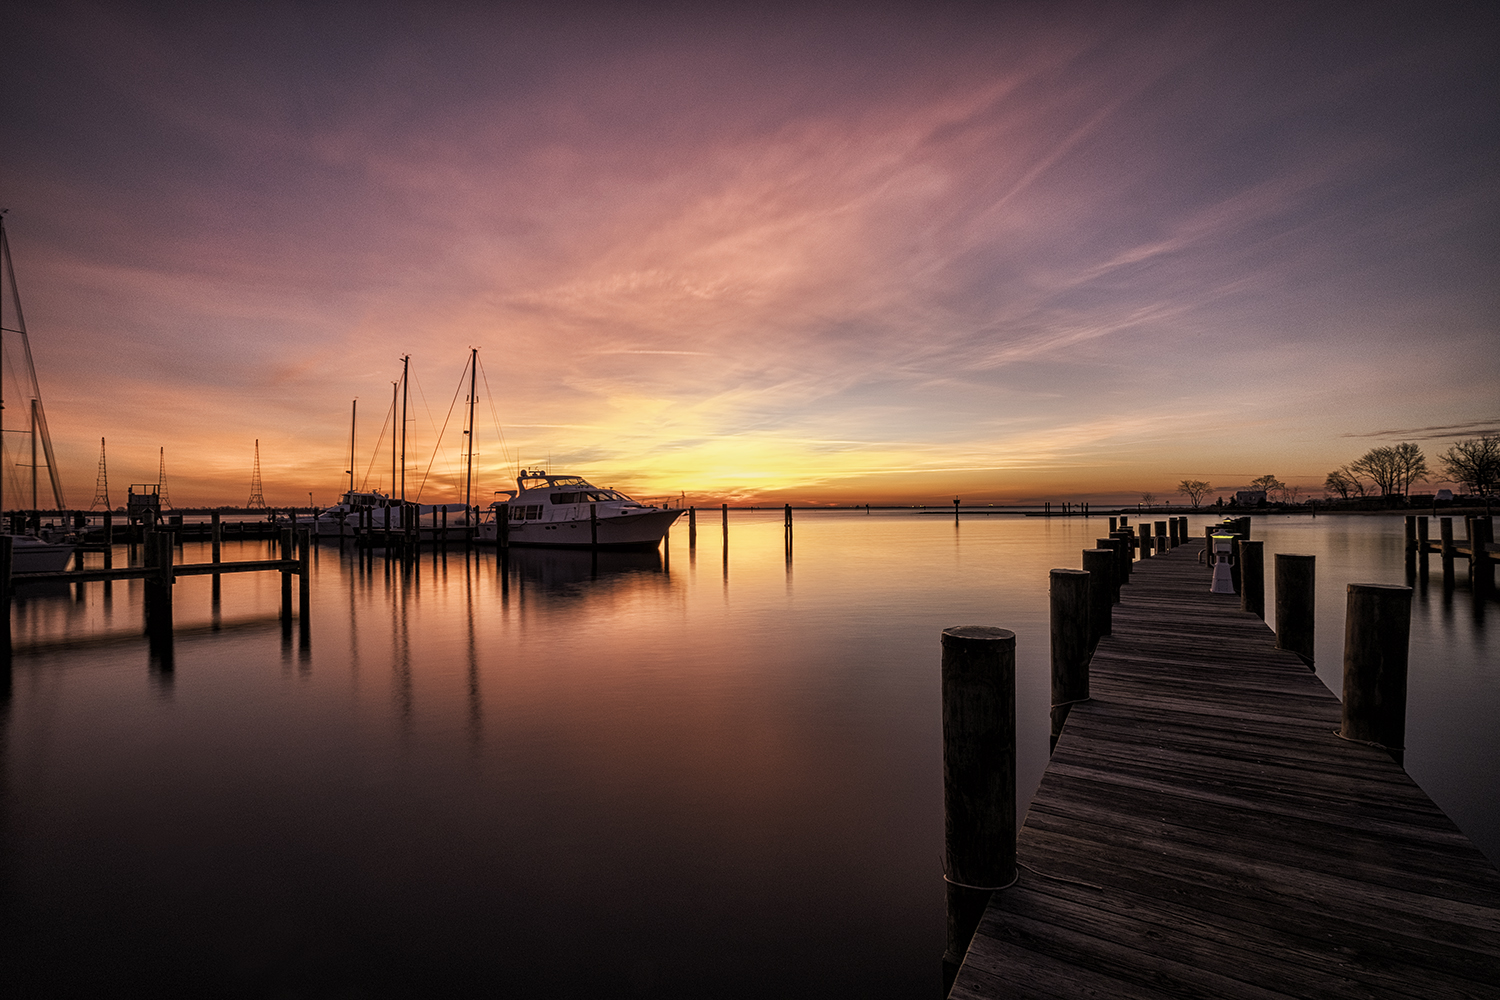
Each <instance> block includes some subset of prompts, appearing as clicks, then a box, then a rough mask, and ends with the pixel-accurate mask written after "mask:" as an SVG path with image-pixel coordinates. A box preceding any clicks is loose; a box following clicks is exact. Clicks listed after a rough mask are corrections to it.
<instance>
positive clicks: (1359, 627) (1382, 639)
mask: <svg viewBox="0 0 1500 1000" xmlns="http://www.w3.org/2000/svg"><path fill="white" fill-rule="evenodd" d="M1411 594H1412V590H1411V588H1410V587H1401V586H1397V585H1395V584H1386V583H1351V584H1349V598H1348V604H1347V610H1346V612H1345V617H1344V718H1343V725H1342V726H1341V727H1340V729H1339V735H1340V736H1342V737H1343V738H1344V739H1346V740H1357V741H1359V742H1363V743H1373V744H1376V745H1378V746H1380V747H1381V748H1382V749H1384V750H1386V751H1387V752H1389V753H1390V755H1391V756H1392V757H1393V758H1395V760H1396V763H1398V764H1400V763H1402V758H1403V757H1404V754H1405V749H1406V671H1407V657H1408V655H1409V650H1410V639H1411Z"/></svg>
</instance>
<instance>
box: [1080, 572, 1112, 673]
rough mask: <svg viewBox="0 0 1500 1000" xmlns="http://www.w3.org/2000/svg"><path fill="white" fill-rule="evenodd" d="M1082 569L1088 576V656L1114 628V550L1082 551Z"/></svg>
mask: <svg viewBox="0 0 1500 1000" xmlns="http://www.w3.org/2000/svg"><path fill="white" fill-rule="evenodd" d="M1083 568H1084V569H1085V570H1086V571H1087V572H1088V574H1089V654H1090V655H1092V654H1093V652H1094V649H1095V647H1097V646H1098V645H1099V640H1100V639H1102V638H1104V637H1105V636H1107V635H1109V634H1110V631H1111V630H1112V629H1113V627H1114V611H1113V605H1114V603H1115V550H1114V549H1113V548H1103V547H1100V548H1097V549H1084V550H1083Z"/></svg>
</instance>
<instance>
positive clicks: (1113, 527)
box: [1109, 517, 1120, 532]
mask: <svg viewBox="0 0 1500 1000" xmlns="http://www.w3.org/2000/svg"><path fill="white" fill-rule="evenodd" d="M1109 530H1110V531H1112V532H1113V531H1119V530H1120V519H1119V518H1118V517H1112V518H1110V519H1109Z"/></svg>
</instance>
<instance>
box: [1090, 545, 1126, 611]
mask: <svg viewBox="0 0 1500 1000" xmlns="http://www.w3.org/2000/svg"><path fill="white" fill-rule="evenodd" d="M1094 547H1095V548H1099V549H1104V550H1105V551H1107V552H1108V553H1109V559H1110V563H1109V603H1110V604H1119V603H1120V583H1121V580H1120V576H1121V574H1120V540H1119V539H1118V538H1096V539H1094ZM1111 615H1113V612H1111Z"/></svg>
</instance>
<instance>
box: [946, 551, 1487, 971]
mask: <svg viewBox="0 0 1500 1000" xmlns="http://www.w3.org/2000/svg"><path fill="white" fill-rule="evenodd" d="M1202 548H1203V543H1202V541H1201V540H1198V541H1194V542H1191V543H1188V544H1186V545H1184V546H1182V547H1180V548H1177V549H1173V550H1172V551H1170V552H1168V553H1166V554H1164V555H1161V556H1157V557H1155V558H1152V559H1149V560H1143V561H1141V562H1138V563H1136V564H1135V566H1134V574H1133V576H1132V579H1131V581H1130V583H1129V585H1128V586H1126V587H1124V588H1123V589H1122V592H1121V603H1120V604H1117V605H1115V608H1114V624H1113V635H1112V636H1108V637H1106V638H1104V639H1103V640H1102V641H1101V642H1100V644H1099V647H1098V650H1097V651H1096V652H1095V654H1094V657H1093V661H1092V663H1091V667H1090V679H1091V695H1092V700H1091V701H1088V702H1085V703H1081V704H1078V705H1074V706H1073V708H1072V711H1071V713H1070V715H1069V718H1068V721H1067V724H1066V726H1065V727H1064V729H1063V731H1062V734H1061V736H1060V738H1059V741H1058V743H1057V748H1056V750H1055V752H1054V753H1053V756H1052V760H1051V762H1050V764H1049V766H1048V768H1047V771H1046V774H1045V775H1044V777H1043V779H1042V783H1041V787H1040V789H1039V790H1038V791H1037V794H1036V797H1035V798H1034V799H1033V800H1032V803H1031V807H1030V810H1029V812H1028V813H1027V816H1026V821H1025V824H1024V826H1023V827H1022V830H1021V833H1020V836H1019V839H1018V843H1017V858H1018V860H1019V862H1020V864H1021V866H1022V867H1021V868H1020V875H1019V879H1018V881H1017V882H1016V884H1015V885H1014V886H1012V887H1010V888H1009V889H1005V890H1003V891H999V892H996V893H994V895H993V896H992V897H991V900H990V904H989V908H988V910H987V911H986V912H985V916H984V919H983V921H982V922H981V924H980V927H979V931H978V933H977V934H976V935H975V937H974V939H973V942H972V944H971V945H970V948H969V951H968V955H967V957H966V958H965V960H964V964H963V966H962V968H961V969H960V970H959V974H958V978H957V981H956V982H955V984H954V987H953V990H952V993H951V996H953V997H955V998H989V997H1058V998H1068V1000H1073V998H1078V997H1099V998H1147V997H1176V998H1181V997H1225V998H1240V997H1244V998H1251V997H1253V998H1272V997H1277V998H1285V997H1362V998H1363V997H1422V998H1432V997H1469V998H1477V997H1490V998H1494V997H1500V873H1497V872H1496V869H1495V867H1494V865H1492V864H1490V862H1489V861H1488V860H1487V859H1486V858H1485V857H1484V856H1483V855H1482V854H1481V853H1479V851H1478V850H1477V849H1476V848H1475V847H1474V846H1473V845H1472V844H1471V843H1470V842H1469V841H1468V839H1467V838H1466V837H1465V836H1464V835H1463V834H1462V833H1461V832H1460V831H1459V830H1458V829H1457V828H1456V827H1455V826H1454V825H1453V823H1452V821H1450V820H1449V819H1448V818H1447V817H1446V816H1445V815H1444V814H1443V813H1442V811H1441V810H1439V809H1438V808H1437V806H1435V805H1434V804H1433V803H1432V801H1431V800H1430V799H1429V798H1428V797H1427V795H1426V794H1425V793H1424V792H1423V791H1422V790H1421V789H1420V788H1418V787H1417V785H1416V783H1415V782H1413V781H1412V780H1411V778H1409V777H1408V776H1407V774H1406V772H1405V771H1403V770H1402V769H1401V768H1400V767H1399V766H1398V765H1397V764H1395V763H1394V762H1393V761H1392V760H1391V758H1390V756H1389V755H1388V754H1387V753H1385V752H1384V751H1382V750H1379V749H1375V748H1372V747H1369V746H1366V745H1363V744H1357V743H1351V742H1346V741H1344V740H1342V739H1340V738H1338V737H1337V736H1336V735H1334V732H1335V730H1337V729H1338V727H1339V723H1340V711H1341V709H1340V703H1339V700H1338V698H1337V697H1335V696H1334V695H1333V694H1332V693H1331V692H1329V691H1328V689H1327V688H1326V687H1324V686H1323V684H1322V683H1321V682H1320V681H1319V680H1318V679H1317V677H1316V676H1315V675H1314V674H1312V673H1311V672H1310V671H1309V670H1308V669H1307V668H1306V667H1305V666H1304V665H1303V664H1302V662H1301V661H1300V660H1299V659H1298V658H1297V657H1296V656H1295V655H1293V654H1291V653H1287V652H1282V651H1280V650H1277V649H1276V648H1275V647H1274V635H1273V633H1272V632H1271V630H1270V629H1269V628H1268V627H1267V626H1266V625H1265V623H1264V622H1262V621H1261V620H1260V619H1259V618H1257V617H1255V616H1254V615H1252V614H1249V613H1247V612H1241V611H1240V610H1239V602H1238V599H1237V598H1234V597H1223V596H1215V595H1212V594H1210V593H1209V592H1208V571H1207V570H1205V569H1204V568H1203V567H1202V566H1200V565H1199V564H1198V563H1197V561H1196V560H1197V555H1198V553H1199V552H1201V550H1202ZM1352 582H1358V581H1352ZM1322 627H1324V628H1336V627H1338V626H1337V625H1336V624H1335V623H1332V622H1329V623H1324V624H1323V625H1322Z"/></svg>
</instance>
